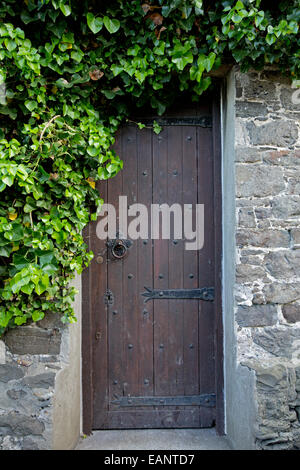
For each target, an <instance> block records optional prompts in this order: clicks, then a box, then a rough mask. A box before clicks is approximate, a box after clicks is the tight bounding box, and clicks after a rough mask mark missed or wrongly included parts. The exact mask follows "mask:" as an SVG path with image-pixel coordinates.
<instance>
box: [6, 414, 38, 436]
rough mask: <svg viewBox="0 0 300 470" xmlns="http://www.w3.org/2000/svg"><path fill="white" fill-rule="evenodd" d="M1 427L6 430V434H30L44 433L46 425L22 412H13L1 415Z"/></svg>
mask: <svg viewBox="0 0 300 470" xmlns="http://www.w3.org/2000/svg"><path fill="white" fill-rule="evenodd" d="M0 428H2V429H3V430H6V434H14V435H16V436H27V435H30V434H33V435H41V434H43V431H44V429H45V425H44V423H42V422H41V421H39V420H38V419H36V418H32V417H30V416H26V415H24V414H22V413H16V412H11V413H7V414H2V415H0Z"/></svg>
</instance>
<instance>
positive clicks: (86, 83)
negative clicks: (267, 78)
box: [0, 0, 300, 333]
mask: <svg viewBox="0 0 300 470" xmlns="http://www.w3.org/2000/svg"><path fill="white" fill-rule="evenodd" d="M299 18H300V8H299V1H298V0H294V1H284V0H283V1H278V2H264V1H263V0H244V1H236V0H234V1H233V0H228V1H214V2H213V1H201V0H166V1H164V0H156V1H155V0H153V1H144V2H140V1H138V0H131V1H128V2H125V1H121V0H115V1H114V0H111V1H102V2H97V1H95V0H94V1H89V0H83V1H75V0H24V1H15V0H5V1H2V2H1V4H0V21H1V23H0V152H1V153H0V174H1V179H0V191H1V196H2V197H1V204H0V333H1V332H3V331H4V330H5V329H6V328H7V327H12V326H15V325H21V324H23V323H25V322H26V321H28V320H29V319H33V320H34V321H38V320H40V319H41V318H43V316H44V315H45V313H46V312H47V311H49V310H52V311H57V312H60V313H61V314H62V319H63V321H66V322H67V321H72V320H74V314H73V311H72V308H71V302H72V298H73V296H74V290H73V289H72V288H70V287H69V282H70V279H71V278H72V276H73V275H74V272H75V271H77V272H79V273H80V272H81V271H82V269H83V267H84V266H86V265H88V262H89V261H90V259H91V258H92V256H93V255H92V254H91V253H88V252H87V247H86V245H85V244H84V242H83V239H82V236H81V231H82V229H83V228H84V226H85V225H86V224H87V223H88V222H89V220H90V219H95V218H96V216H97V211H98V210H99V207H100V206H101V199H100V197H99V194H98V192H97V190H96V188H95V182H96V181H97V180H99V179H107V178H111V177H113V176H114V175H115V174H116V173H117V172H118V171H119V170H120V169H121V168H122V162H121V161H120V159H119V158H118V156H117V155H115V153H114V152H113V151H111V150H110V148H111V145H112V144H113V142H114V135H115V133H116V130H117V129H118V127H119V126H120V124H121V123H122V121H124V120H125V119H126V118H127V117H128V115H129V114H128V113H129V110H130V107H132V106H139V107H140V106H144V105H147V106H149V105H150V106H152V108H154V109H155V110H156V112H157V114H159V115H161V114H163V113H164V111H165V109H166V107H167V106H169V105H170V104H171V103H172V102H173V101H174V100H176V99H177V97H178V94H179V93H180V92H185V91H187V90H188V92H189V93H190V94H191V95H192V98H193V99H197V98H198V97H199V96H200V95H201V93H202V92H203V91H204V90H206V89H207V88H208V87H209V86H210V85H211V78H210V76H209V72H211V70H212V69H217V68H218V67H219V66H220V65H221V64H222V63H224V62H229V63H232V62H237V63H239V64H240V65H241V67H242V70H247V69H248V68H249V67H255V68H261V67H263V66H264V64H276V65H277V66H278V67H279V68H280V69H281V70H282V71H283V72H284V73H288V74H291V75H292V76H293V77H295V78H297V77H299V50H300V47H299V46H300V42H299V35H298V23H299ZM155 130H157V129H155Z"/></svg>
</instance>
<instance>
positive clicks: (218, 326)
mask: <svg viewBox="0 0 300 470" xmlns="http://www.w3.org/2000/svg"><path fill="white" fill-rule="evenodd" d="M213 96H214V98H213V101H212V134H213V162H214V164H213V172H214V201H213V204H214V227H215V234H214V236H215V300H214V306H215V355H216V357H215V359H216V360H215V364H216V366H215V377H216V431H217V433H218V434H219V435H223V434H224V432H225V429H224V331H223V306H222V226H223V224H222V145H221V106H220V104H221V84H219V86H218V89H217V90H215V93H214V95H213ZM83 235H84V238H86V239H87V237H88V226H87V227H86V228H85V230H84V232H83ZM90 271H91V270H90V269H85V270H84V271H83V273H82V431H83V433H84V434H86V435H89V434H91V432H92V430H93V429H92V426H93V424H92V423H93V370H92V367H93V343H94V338H93V337H92V309H91V305H90V301H89V299H90V295H89V276H90Z"/></svg>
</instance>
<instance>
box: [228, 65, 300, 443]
mask: <svg viewBox="0 0 300 470" xmlns="http://www.w3.org/2000/svg"><path fill="white" fill-rule="evenodd" d="M235 80H236V81H235V84H236V100H235V109H236V117H235V131H236V133H235V160H236V164H235V172H236V284H235V320H236V335H237V336H236V337H237V362H238V364H240V365H242V366H245V367H247V368H249V369H250V370H251V371H254V372H255V376H256V391H255V393H256V397H255V398H256V401H257V416H256V420H255V421H256V431H255V446H256V448H259V449H270V448H271V449H292V448H300V122H299V118H300V106H299V104H296V103H295V100H293V99H292V95H293V93H294V92H295V90H294V89H293V88H292V87H291V82H290V81H289V80H288V79H286V78H283V77H282V76H280V74H279V73H278V72H277V71H276V70H272V69H265V70H264V71H262V72H260V73H257V72H250V73H248V74H242V73H240V72H239V71H238V70H236V71H235ZM293 101H294V102H293Z"/></svg>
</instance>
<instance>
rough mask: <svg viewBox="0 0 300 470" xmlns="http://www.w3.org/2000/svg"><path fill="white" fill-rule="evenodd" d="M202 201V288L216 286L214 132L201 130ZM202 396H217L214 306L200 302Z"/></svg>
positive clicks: (205, 418) (205, 422)
mask: <svg viewBox="0 0 300 470" xmlns="http://www.w3.org/2000/svg"><path fill="white" fill-rule="evenodd" d="M197 135H198V201H199V204H204V247H203V249H202V250H201V251H200V252H199V285H200V286H203V287H205V286H214V283H215V275H214V262H215V259H214V238H215V233H214V206H213V200H214V191H213V152H212V130H211V129H209V128H201V127H198V129H197ZM199 357H200V371H199V374H200V394H202V393H214V392H215V351H214V303H213V302H205V301H201V300H200V301H199ZM214 419H215V409H214V408H206V407H203V409H202V411H201V415H200V423H201V426H202V427H205V426H211V425H212V423H213V421H214Z"/></svg>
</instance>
